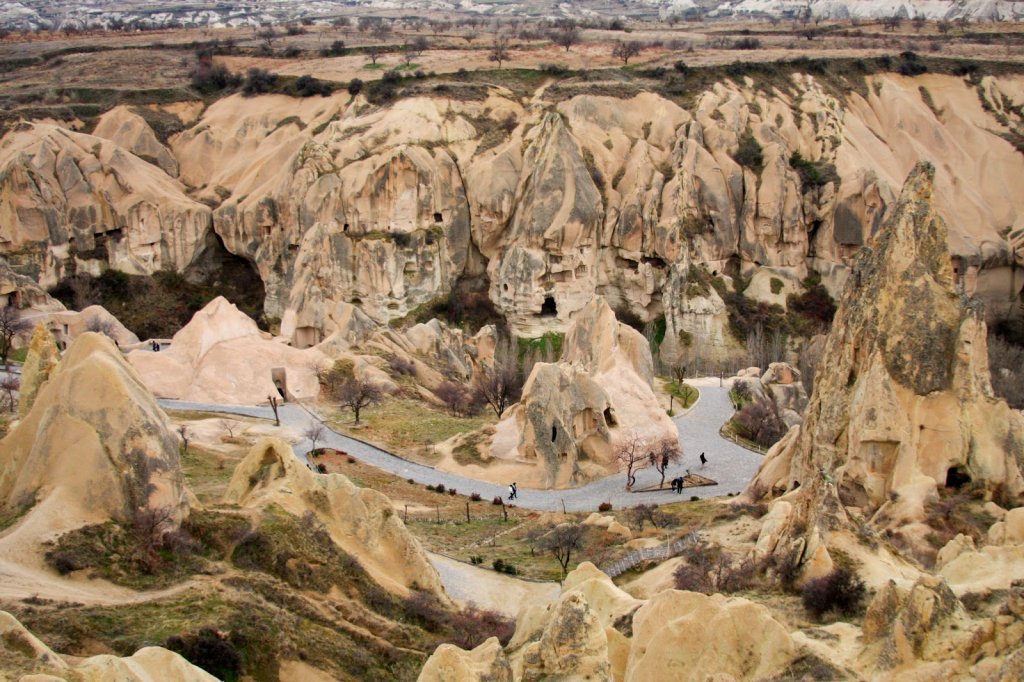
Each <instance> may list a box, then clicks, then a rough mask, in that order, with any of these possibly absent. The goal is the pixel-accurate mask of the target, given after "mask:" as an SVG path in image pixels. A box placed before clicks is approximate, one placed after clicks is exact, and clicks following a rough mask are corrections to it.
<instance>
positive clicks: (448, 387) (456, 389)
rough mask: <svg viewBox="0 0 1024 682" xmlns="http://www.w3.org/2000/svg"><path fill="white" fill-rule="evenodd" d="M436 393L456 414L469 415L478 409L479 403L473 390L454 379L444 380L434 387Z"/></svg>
mask: <svg viewBox="0 0 1024 682" xmlns="http://www.w3.org/2000/svg"><path fill="white" fill-rule="evenodd" d="M434 395H436V396H437V397H438V398H440V399H441V402H443V403H444V404H445V406H446V407H447V408H448V410H449V411H450V412H451V413H452V414H453V415H456V416H460V417H465V416H469V415H471V414H473V413H475V412H476V411H477V409H478V404H477V403H476V402H475V401H474V400H473V394H472V392H471V391H470V390H469V388H468V387H467V386H466V385H465V384H459V383H456V382H454V381H442V382H441V383H440V384H439V385H438V387H437V388H435V389H434Z"/></svg>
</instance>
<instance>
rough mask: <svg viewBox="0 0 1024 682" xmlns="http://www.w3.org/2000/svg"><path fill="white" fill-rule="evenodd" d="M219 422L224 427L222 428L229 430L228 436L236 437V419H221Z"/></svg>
mask: <svg viewBox="0 0 1024 682" xmlns="http://www.w3.org/2000/svg"><path fill="white" fill-rule="evenodd" d="M218 423H219V424H220V428H222V429H224V430H225V431H227V432H228V438H234V437H235V426H236V424H235V422H234V420H232V419H221V420H220V422H218Z"/></svg>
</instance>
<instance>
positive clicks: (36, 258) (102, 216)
mask: <svg viewBox="0 0 1024 682" xmlns="http://www.w3.org/2000/svg"><path fill="white" fill-rule="evenodd" d="M0 225H3V229H2V230H0V250H2V251H3V252H5V253H12V252H22V254H21V255H19V259H20V263H19V265H21V266H22V267H27V268H31V270H32V271H33V272H34V273H36V274H35V278H36V279H37V281H39V283H40V284H42V285H44V286H52V285H53V284H55V283H56V281H57V280H58V279H59V278H60V277H62V276H64V275H65V274H67V267H68V263H69V262H70V261H69V259H74V260H75V262H76V263H77V266H78V267H80V268H82V269H86V270H89V271H91V272H92V273H93V274H98V273H99V272H100V271H101V270H102V269H104V268H105V267H107V266H110V267H114V268H116V269H118V270H122V271H125V272H129V273H146V274H148V273H152V272H155V271H157V270H160V269H164V268H170V269H175V270H180V269H183V268H185V267H186V266H187V265H188V264H189V263H190V262H191V261H192V259H193V257H194V256H195V255H196V253H197V251H198V250H199V249H200V247H201V246H202V244H203V242H204V239H205V237H206V235H207V233H208V232H209V230H210V209H209V208H207V207H206V206H204V205H202V204H198V203H196V202H194V201H192V200H191V199H189V198H188V197H187V196H185V193H184V188H183V187H182V185H181V184H180V183H178V182H177V181H176V180H173V179H172V178H170V177H168V175H167V174H166V173H164V172H163V171H162V170H160V169H159V168H157V167H155V166H153V165H152V164H150V163H147V162H146V161H143V160H142V159H140V158H138V157H137V156H135V155H134V154H131V153H130V152H128V151H126V150H124V149H123V148H121V147H120V146H118V145H116V144H114V143H113V142H110V141H108V140H104V139H102V138H99V137H94V136H92V135H84V134H81V133H74V132H70V131H68V130H65V129H63V128H58V127H55V126H51V125H43V124H39V125H29V124H25V125H23V126H21V127H19V128H18V129H16V130H15V131H13V132H11V133H9V134H8V135H7V136H5V137H4V138H3V141H2V143H0ZM40 244H42V245H43V246H41V247H40V246H39V245H40Z"/></svg>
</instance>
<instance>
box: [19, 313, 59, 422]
mask: <svg viewBox="0 0 1024 682" xmlns="http://www.w3.org/2000/svg"><path fill="white" fill-rule="evenodd" d="M59 361H60V351H59V350H57V342H56V341H55V340H54V338H53V334H51V333H50V330H49V329H47V328H46V325H44V324H37V325H36V327H35V331H33V332H32V340H31V341H29V344H28V351H27V352H26V353H25V362H24V364H23V365H22V367H21V384H20V385H19V386H18V414H19V415H21V416H22V417H24V416H25V415H26V414H28V412H29V409H31V407H32V403H33V402H35V399H36V394H37V393H38V392H39V389H40V387H42V385H43V384H44V383H46V380H47V379H49V378H50V374H51V373H52V372H53V370H54V369H56V368H57V363H58V362H59Z"/></svg>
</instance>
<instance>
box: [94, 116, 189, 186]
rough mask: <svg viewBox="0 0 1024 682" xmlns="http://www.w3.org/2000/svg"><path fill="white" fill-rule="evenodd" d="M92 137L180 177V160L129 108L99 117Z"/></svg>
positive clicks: (140, 117)
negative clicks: (108, 141) (107, 141)
mask: <svg viewBox="0 0 1024 682" xmlns="http://www.w3.org/2000/svg"><path fill="white" fill-rule="evenodd" d="M92 134H93V135H95V136H96V137H102V138H103V139H105V140H110V141H111V142H113V143H114V144H116V145H117V146H119V147H121V148H122V149H126V150H127V151H129V152H131V153H132V154H134V155H135V156H137V157H139V158H140V159H142V160H144V161H148V162H149V163H151V164H153V165H154V166H156V167H157V168H159V169H161V170H162V171H163V172H165V173H167V174H168V175H170V176H171V177H176V176H177V175H178V161H177V160H176V159H175V158H174V155H173V154H171V150H170V149H168V148H167V147H165V146H164V145H162V144H160V140H158V139H156V134H155V133H154V132H153V129H152V128H150V127H149V124H148V123H146V119H144V118H142V116H139V115H138V114H136V113H135V112H133V111H132V110H131V109H129V108H128V107H125V106H120V107H114V108H113V109H111V110H110V111H108V112H107V113H105V114H103V115H102V116H100V120H99V121H98V122H97V123H96V128H95V129H94V130H93V131H92Z"/></svg>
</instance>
